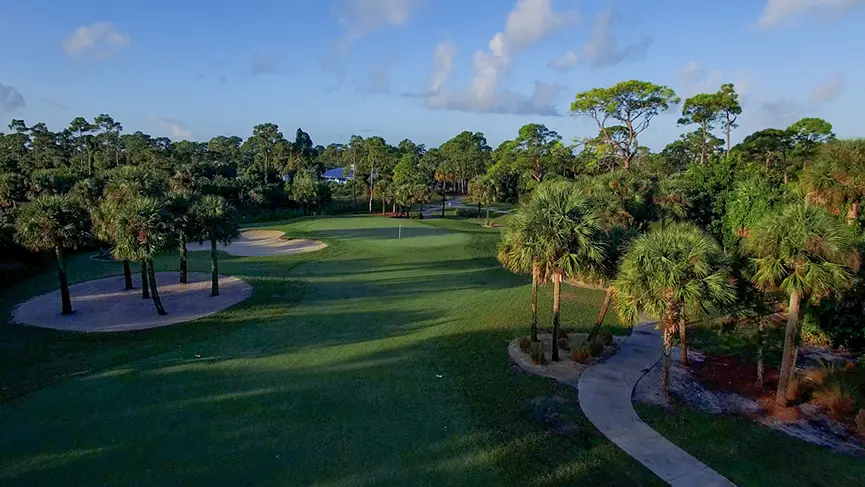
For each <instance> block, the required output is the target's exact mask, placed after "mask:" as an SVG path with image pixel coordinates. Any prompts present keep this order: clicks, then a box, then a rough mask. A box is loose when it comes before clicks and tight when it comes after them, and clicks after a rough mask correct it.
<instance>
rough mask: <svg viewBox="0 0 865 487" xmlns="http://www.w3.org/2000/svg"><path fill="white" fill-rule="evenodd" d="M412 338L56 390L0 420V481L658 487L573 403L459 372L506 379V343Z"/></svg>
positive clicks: (179, 364)
mask: <svg viewBox="0 0 865 487" xmlns="http://www.w3.org/2000/svg"><path fill="white" fill-rule="evenodd" d="M310 319H311V320H312V319H315V318H314V317H310ZM350 319H351V317H347V320H350ZM421 335H423V332H422V331H417V332H411V333H404V334H402V335H401V336H400V337H393V338H386V339H379V338H374V339H370V340H365V341H358V342H342V343H330V344H316V345H315V346H309V347H306V348H304V347H292V350H290V351H287V350H280V351H277V350H268V351H262V352H261V353H259V354H257V355H240V356H236V355H235V356H227V357H223V356H219V355H215V356H214V355H213V354H219V353H220V352H227V351H228V350H225V349H224V348H223V347H228V348H229V349H230V348H232V345H231V344H230V343H228V342H229V341H233V340H234V339H236V336H231V337H230V340H222V341H221V343H219V344H216V343H214V344H210V346H204V347H199V348H196V349H194V350H193V349H190V350H184V351H176V352H174V353H171V354H169V355H170V356H171V357H173V358H174V359H175V360H173V361H169V360H166V359H167V358H168V357H161V358H160V360H159V361H156V362H152V363H151V362H149V361H144V362H141V363H134V364H130V365H128V366H126V367H122V368H120V369H114V370H110V371H107V372H104V373H100V374H95V375H93V376H90V377H87V378H82V379H79V380H75V381H68V382H65V383H63V384H58V385H57V386H55V388H53V389H56V390H55V391H53V392H54V394H41V393H40V394H37V395H35V396H34V397H31V398H30V399H29V400H28V411H27V412H24V411H19V410H17V408H10V409H9V410H7V414H5V415H4V416H5V417H4V418H3V420H2V423H3V426H4V429H5V431H6V434H5V435H4V437H6V440H2V439H0V472H3V474H2V476H0V478H2V479H3V480H6V481H8V482H9V483H10V484H12V485H15V484H22V485H52V484H53V485H61V484H62V485H84V484H88V483H92V482H94V481H95V480H96V481H98V483H100V484H108V485H201V484H205V483H210V484H213V483H214V481H215V483H217V484H222V485H313V484H314V485H324V486H342V485H359V486H367V485H369V486H372V485H502V484H509V485H528V484H535V485H582V484H587V483H594V484H598V485H656V481H655V479H653V478H652V476H651V474H650V473H648V472H647V471H645V470H644V469H643V468H642V467H640V466H638V465H636V464H635V462H634V461H633V460H631V459H630V458H628V457H626V456H625V455H624V454H622V453H621V452H619V451H618V450H617V449H616V448H615V447H614V446H612V445H611V444H609V443H608V442H606V441H605V440H602V439H601V438H599V437H598V436H597V433H596V432H595V430H594V428H593V427H592V426H591V425H590V424H589V423H588V421H587V420H586V419H585V418H584V417H583V416H582V413H581V412H580V411H579V405H578V404H577V401H576V395H575V394H574V393H573V391H570V390H569V389H564V390H559V389H557V388H556V387H555V386H553V385H552V383H551V382H550V381H547V380H545V379H538V378H534V377H528V376H524V375H521V374H517V373H501V372H496V373H491V374H488V375H487V379H486V380H481V381H478V380H476V375H472V374H466V372H467V371H468V370H470V368H474V367H478V366H481V367H485V368H492V369H493V370H496V371H500V370H502V368H505V367H507V354H506V352H505V349H504V347H500V346H499V347H485V346H484V344H488V343H504V340H505V339H507V338H508V337H509V335H510V331H509V330H507V329H498V330H496V329H492V330H487V331H485V332H470V333H456V334H451V335H446V336H439V337H435V338H421ZM478 345H481V347H480V348H479V347H478ZM209 349H212V350H209ZM194 352H197V353H198V354H199V355H200V356H201V358H195V357H194V355H193V353H194ZM228 352H229V353H228V355H232V354H231V352H230V351H228ZM73 391H74V393H72V392H73ZM569 391H570V392H569ZM57 394H61V395H63V396H64V398H65V399H64V401H63V402H62V403H58V402H56V401H55V400H54V399H55V398H56V397H57ZM550 394H556V395H557V397H559V396H560V400H559V402H557V403H556V404H559V403H560V404H559V405H558V406H555V407H556V409H555V410H554V411H551V414H556V415H559V416H561V417H563V418H564V419H563V420H557V421H558V423H556V424H557V425H558V426H557V428H562V427H564V428H565V429H564V430H563V431H566V432H565V433H562V431H558V432H557V433H555V434H554V431H553V429H552V424H551V423H548V422H547V419H545V418H546V416H543V415H542V416H540V417H539V416H538V413H537V411H535V409H536V407H535V406H533V404H534V401H533V399H535V398H537V397H539V396H540V397H544V396H549V395H550ZM82 411H86V412H87V413H86V414H81V412H82ZM562 421H564V423H562ZM563 424H564V426H562V425H563ZM11 438H15V439H16V441H15V442H14V444H13V443H12V442H9V439H11ZM49 438H50V441H49ZM658 485H660V484H658Z"/></svg>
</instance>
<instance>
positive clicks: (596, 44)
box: [583, 10, 652, 68]
mask: <svg viewBox="0 0 865 487" xmlns="http://www.w3.org/2000/svg"><path fill="white" fill-rule="evenodd" d="M618 20H619V15H618V13H617V12H616V11H613V10H602V11H600V12H598V14H597V17H596V18H595V26H594V27H593V28H592V33H591V35H590V36H589V40H588V41H587V42H586V45H585V46H583V57H584V58H586V59H587V60H588V61H589V62H590V63H591V65H592V66H594V67H596V68H600V67H604V66H613V65H615V64H619V63H621V62H624V61H633V60H637V59H643V58H644V57H646V53H647V52H648V50H649V47H650V46H651V45H652V39H651V38H649V37H644V38H643V39H641V40H639V41H636V42H632V43H630V44H626V45H625V46H623V47H619V43H618V41H616V38H615V36H613V24H614V23H615V22H617V21H618Z"/></svg>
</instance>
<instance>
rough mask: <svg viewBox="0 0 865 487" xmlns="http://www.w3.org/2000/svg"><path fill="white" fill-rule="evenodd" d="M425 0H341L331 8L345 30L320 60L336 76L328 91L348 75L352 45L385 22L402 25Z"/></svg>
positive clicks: (325, 68)
mask: <svg viewBox="0 0 865 487" xmlns="http://www.w3.org/2000/svg"><path fill="white" fill-rule="evenodd" d="M425 3H426V0H338V1H337V6H336V7H334V8H333V9H332V12H333V14H334V15H335V16H336V18H337V20H338V21H339V23H340V24H341V25H342V27H343V30H344V33H343V35H342V36H341V37H340V38H339V39H337V41H336V42H335V44H334V48H333V49H332V50H331V51H330V52H328V53H327V54H325V55H324V56H323V57H322V58H321V61H320V64H321V69H322V70H323V71H325V72H327V73H331V74H332V75H333V76H334V78H336V84H335V85H334V86H332V87H330V88H328V90H327V91H329V92H330V91H333V90H336V89H337V88H339V87H340V86H341V85H342V84H343V81H345V78H346V65H345V57H346V56H347V55H348V53H349V51H350V49H351V45H352V44H353V43H355V42H357V41H359V40H360V39H363V38H364V37H366V36H367V35H369V34H371V33H373V32H375V31H377V30H378V29H381V28H382V27H385V26H391V27H401V26H402V25H404V24H405V23H406V22H408V21H409V19H410V18H411V16H412V15H413V14H414V12H415V11H416V10H417V9H418V8H420V7H422V6H423V5H424V4H425Z"/></svg>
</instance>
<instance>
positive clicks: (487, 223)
mask: <svg viewBox="0 0 865 487" xmlns="http://www.w3.org/2000/svg"><path fill="white" fill-rule="evenodd" d="M484 225H486V226H490V207H489V206H487V219H486V221H485V222H484Z"/></svg>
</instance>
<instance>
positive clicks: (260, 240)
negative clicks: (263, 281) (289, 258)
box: [187, 230, 327, 257]
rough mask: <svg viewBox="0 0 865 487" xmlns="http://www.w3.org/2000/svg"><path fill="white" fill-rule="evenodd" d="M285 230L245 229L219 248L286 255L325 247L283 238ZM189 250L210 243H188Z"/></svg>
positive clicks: (247, 253)
mask: <svg viewBox="0 0 865 487" xmlns="http://www.w3.org/2000/svg"><path fill="white" fill-rule="evenodd" d="M283 235H285V232H280V231H277V230H247V231H245V232H241V233H240V238H238V239H237V240H235V241H234V242H232V243H231V244H229V245H222V244H220V245H219V250H222V251H225V252H226V253H228V254H231V255H234V256H237V257H259V256H267V255H288V254H300V253H304V252H314V251H316V250H321V249H323V248H325V247H327V244H325V243H324V242H319V241H317V240H306V239H293V240H285V239H283V238H282V236H283ZM187 250H189V251H190V252H197V251H202V250H208V251H209V250H210V244H209V243H205V244H204V245H199V244H190V245H189V246H187Z"/></svg>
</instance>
